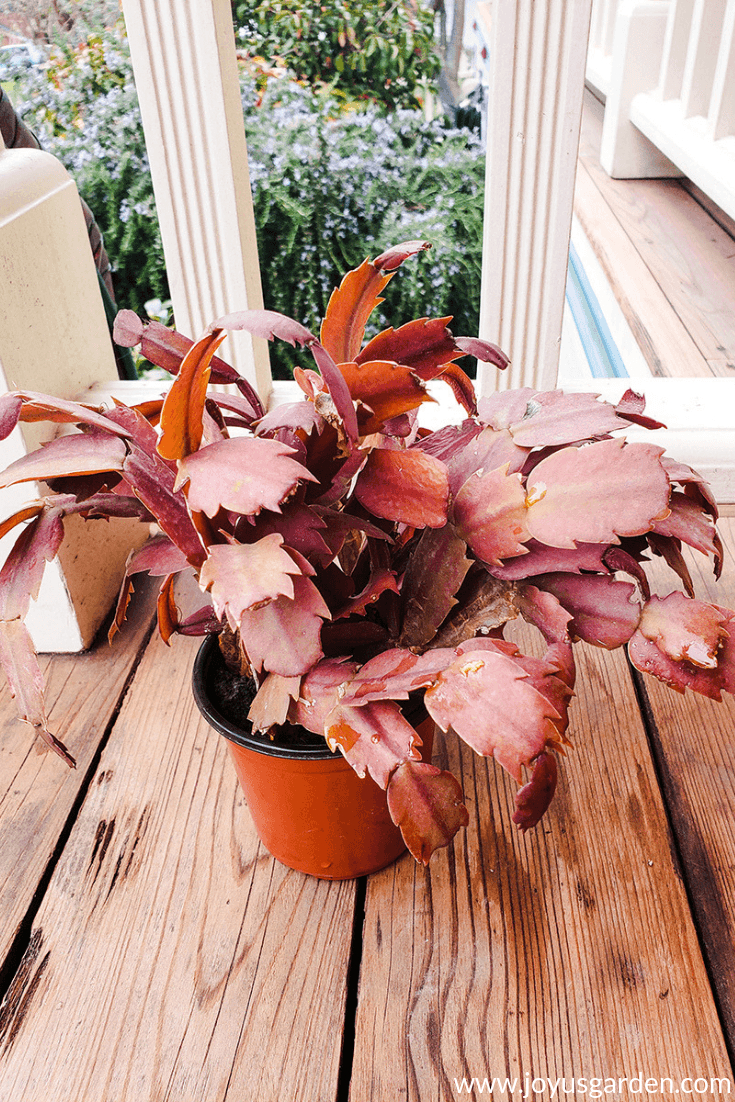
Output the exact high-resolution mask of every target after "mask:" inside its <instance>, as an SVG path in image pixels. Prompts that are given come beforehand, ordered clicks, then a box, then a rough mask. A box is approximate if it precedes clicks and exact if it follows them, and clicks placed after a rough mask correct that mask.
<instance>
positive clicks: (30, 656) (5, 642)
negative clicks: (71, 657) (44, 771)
mask: <svg viewBox="0 0 735 1102" xmlns="http://www.w3.org/2000/svg"><path fill="white" fill-rule="evenodd" d="M0 664H2V667H3V669H4V671H5V676H6V677H7V679H8V683H9V685H10V691H11V693H12V695H13V696H14V697H15V700H16V702H17V706H18V711H19V712H20V714H21V715H22V717H23V719H25V720H26V721H27V722H28V723H30V724H31V725H32V726H33V728H34V730H35V732H36V734H37V735H39V736H40V737H41V738H42V739H43V741H44V742H45V743H46V745H47V746H49V747H50V748H51V749H52V750H53V751H54V753H56V754H58V755H59V757H60V758H62V759H63V760H64V761H65V762H66V764H67V765H69V766H71V768H72V769H75V768H76V762H75V761H74V758H73V757H72V756H71V754H70V753H69V751H68V750H67V748H66V747H65V746H64V744H63V742H60V741H59V739H57V738H56V736H55V735H52V734H51V732H50V731H49V729H48V727H47V725H46V716H45V713H44V707H43V676H42V674H41V668H40V666H39V665H38V659H37V657H36V652H35V650H34V648H33V643H32V642H31V636H30V634H29V632H28V628H27V627H26V626H25V624H24V623H23V621H22V620H9V621H0Z"/></svg>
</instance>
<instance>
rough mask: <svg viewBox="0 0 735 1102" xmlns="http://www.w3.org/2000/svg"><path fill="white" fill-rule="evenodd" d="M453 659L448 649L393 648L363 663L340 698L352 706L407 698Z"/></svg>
mask: <svg viewBox="0 0 735 1102" xmlns="http://www.w3.org/2000/svg"><path fill="white" fill-rule="evenodd" d="M454 658H455V652H454V650H452V649H451V648H445V647H437V648H435V649H433V650H430V651H427V652H426V654H422V655H418V654H414V653H413V651H410V650H407V649H405V648H403V647H393V648H391V649H390V650H385V651H383V652H382V653H381V654H378V655H376V656H375V658H371V659H370V660H369V661H368V662H366V663H365V665H364V666H363V667H362V668H361V669H360V670H359V672H358V673H356V674H355V675H354V677H353V678H352V679H351V681H350V682H349V684H347V685H345V686H344V690H343V691H341V695H340V699H341V700H342V702H343V703H344V704H354V705H360V704H366V703H368V702H369V701H372V700H407V699H408V697H409V694H410V693H412V692H415V691H416V689H422V688H425V687H426V686H427V685H430V684H431V683H432V682H433V681H434V679H435V678H436V676H437V674H439V673H441V671H442V670H444V669H446V667H447V666H448V665H449V664H450V662H453V661H454Z"/></svg>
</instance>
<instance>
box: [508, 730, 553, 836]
mask: <svg viewBox="0 0 735 1102" xmlns="http://www.w3.org/2000/svg"><path fill="white" fill-rule="evenodd" d="M556 781H557V764H556V758H555V757H554V755H553V754H551V753H549V751H548V750H545V751H544V752H543V753H542V754H539V756H538V757H537V758H536V761H535V763H534V766H533V773H532V774H531V779H530V781H528V783H527V784H524V786H523V788H519V789H518V792H517V793H516V808H515V811H514V812H513V822H514V823H515V824H516V826H517V827H518V829H519V830H522V831H524V832H525V831H526V830H530V829H531V827H535V826H536V824H537V823H538V822H539V820H540V819H541V818H542V817H543V815H544V814H545V813H546V811H547V810H548V807H549V804H550V803H551V801H552V800H553V798H554V793H555V792H556Z"/></svg>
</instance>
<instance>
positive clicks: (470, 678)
mask: <svg viewBox="0 0 735 1102" xmlns="http://www.w3.org/2000/svg"><path fill="white" fill-rule="evenodd" d="M424 703H425V705H426V708H427V709H428V711H429V714H430V716H431V717H432V719H433V720H434V721H435V722H436V723H438V724H439V726H440V727H441V729H442V730H443V731H447V730H449V728H450V727H452V729H453V730H454V731H456V733H457V734H458V735H459V737H460V738H461V739H463V741H464V742H466V743H467V744H468V745H469V746H471V747H472V749H473V750H475V751H477V753H478V754H482V755H483V756H487V757H489V756H491V755H492V756H493V757H495V759H496V760H497V761H498V762H499V763H500V765H502V766H503V768H504V769H506V770H507V771H508V772H509V773H510V775H511V776H512V777H514V778H515V780H516V781H517V782H518V783H519V784H520V783H521V780H522V771H523V767H524V766H528V765H529V764H530V763H531V762H532V761H533V760H534V759H535V758H537V757H538V755H539V754H540V753H541V752H542V751H543V750H545V749H546V748H547V747H548V746H549V745H555V744H556V743H557V742H558V741H559V735H558V731H557V729H556V726H555V724H554V721H555V720H556V721H558V720H559V719H560V716H559V714H558V712H557V711H556V710H555V709H554V708H553V707H552V706H551V704H550V703H549V701H548V700H547V699H546V698H545V697H544V696H543V695H542V694H541V693H540V692H539V691H538V690H537V689H535V688H534V687H533V685H531V684H529V682H528V679H527V677H526V673H525V671H524V669H523V667H522V666H520V665H519V664H518V663H517V662H516V661H515V659H514V658H512V657H510V656H509V655H506V654H501V653H498V652H493V651H489V650H484V649H483V650H475V651H467V652H466V653H464V654H462V655H460V656H459V657H458V658H457V659H455V661H454V662H453V663H452V664H451V665H450V666H448V667H447V668H446V669H445V670H444V671H443V672H442V673H441V674H439V677H438V679H437V681H436V682H435V684H434V685H432V686H431V687H430V688H428V689H427V690H426V692H425V694H424Z"/></svg>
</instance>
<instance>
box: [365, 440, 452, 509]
mask: <svg viewBox="0 0 735 1102" xmlns="http://www.w3.org/2000/svg"><path fill="white" fill-rule="evenodd" d="M355 497H356V498H357V500H358V501H359V502H360V504H361V505H363V506H364V508H366V509H367V510H368V511H369V512H371V513H373V514H374V515H375V516H377V517H384V518H385V519H386V520H395V521H401V522H402V523H404V524H410V525H411V526H412V527H413V528H441V527H442V525H443V524H445V523H446V520H447V503H448V500H449V480H448V477H447V469H446V467H445V466H444V464H443V463H440V462H439V460H438V459H434V458H433V456H430V455H426V454H425V453H424V452H420V451H411V450H407V449H405V448H397V449H395V450H393V449H388V448H373V450H372V451H371V452H370V455H369V457H368V461H367V463H366V464H365V467H364V468H363V469H362V471H361V472H360V474H359V476H358V479H357V484H356V486H355Z"/></svg>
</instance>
